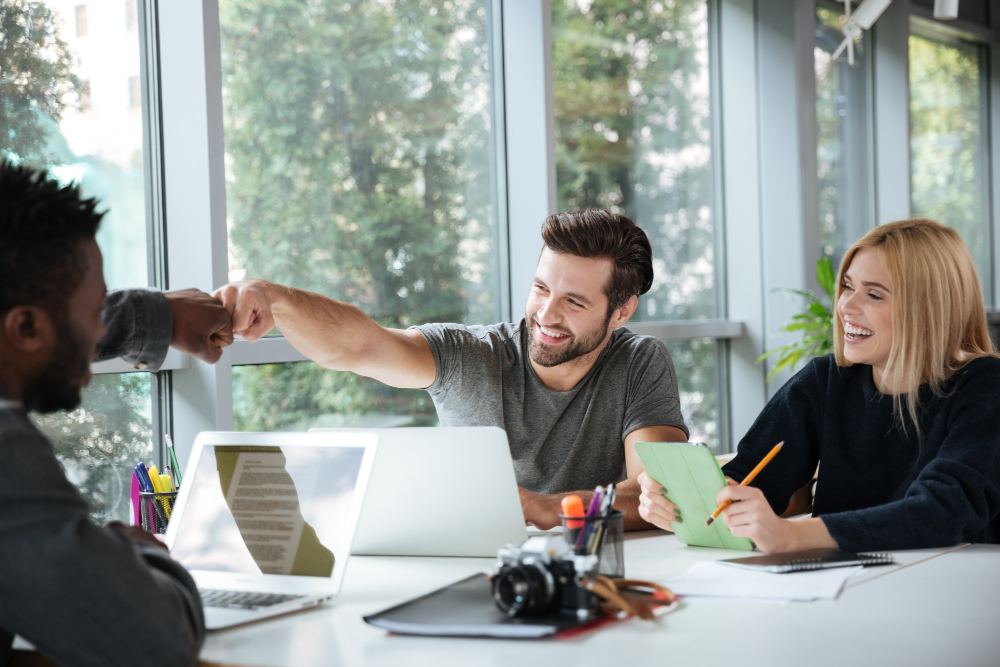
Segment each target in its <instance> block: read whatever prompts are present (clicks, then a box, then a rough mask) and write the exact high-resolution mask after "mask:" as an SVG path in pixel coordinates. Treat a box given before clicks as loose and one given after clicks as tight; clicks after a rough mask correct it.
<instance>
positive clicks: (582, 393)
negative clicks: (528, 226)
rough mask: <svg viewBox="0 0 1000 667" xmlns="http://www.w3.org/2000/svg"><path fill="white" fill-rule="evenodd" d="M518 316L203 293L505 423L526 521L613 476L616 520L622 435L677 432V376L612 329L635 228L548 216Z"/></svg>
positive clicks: (240, 325)
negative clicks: (392, 317)
mask: <svg viewBox="0 0 1000 667" xmlns="http://www.w3.org/2000/svg"><path fill="white" fill-rule="evenodd" d="M542 238H543V240H544V242H545V247H544V249H543V250H542V254H541V257H539V260H538V267H537V269H536V272H535V278H534V285H533V287H532V290H531V293H530V294H529V296H528V303H527V306H526V308H525V317H524V319H522V320H521V321H520V323H518V324H496V325H490V326H471V327H466V326H462V325H458V324H425V325H422V326H418V327H413V328H410V329H407V330H398V329H388V328H385V327H381V326H379V325H377V324H376V323H375V322H373V321H372V320H371V319H370V318H369V317H368V316H366V315H365V314H364V313H363V312H361V311H360V310H359V309H358V308H356V307H354V306H351V305H348V304H345V303H341V302H338V301H334V300H332V299H328V298H326V297H323V296H320V295H318V294H312V293H310V292H305V291H302V290H297V289H294V288H289V287H283V286H281V285H275V284H273V283H268V282H265V281H262V280H245V281H240V282H238V283H233V284H231V285H227V286H225V287H223V288H221V289H220V290H218V291H217V292H216V296H218V297H219V298H221V299H222V301H223V303H224V304H226V306H227V308H229V309H230V312H232V313H233V326H234V329H235V331H236V333H237V334H238V335H241V336H242V337H243V338H245V339H247V340H257V339H258V338H260V337H261V336H263V335H264V334H266V333H267V332H268V331H270V330H271V328H272V327H273V326H275V325H277V326H278V327H280V329H281V331H282V332H283V333H284V334H285V336H286V337H287V338H288V340H289V342H291V343H292V345H293V346H295V348H296V349H297V350H299V351H300V352H302V353H303V354H305V355H306V356H307V357H309V358H310V359H312V360H314V361H316V362H318V363H320V364H322V365H323V366H326V367H327V368H333V369H337V370H349V371H352V372H355V373H358V374H360V375H365V376H368V377H372V378H375V379H376V380H379V381H381V382H384V383H386V384H389V385H391V386H394V387H409V388H418V389H426V390H427V391H428V392H429V393H430V395H431V397H432V398H433V400H434V404H435V406H436V407H437V410H438V416H439V417H440V419H441V423H442V424H443V425H445V426H484V425H489V426H499V427H501V428H503V429H504V430H505V431H506V432H507V438H508V441H509V442H510V451H511V456H512V457H513V460H514V470H515V473H516V475H517V480H518V485H519V486H520V490H521V505H522V508H523V510H524V517H525V520H526V521H527V522H529V523H532V524H534V525H536V526H538V527H540V528H548V527H550V526H554V525H556V524H558V523H559V516H558V514H559V511H560V502H561V500H562V498H563V497H564V496H565V495H566V494H568V493H577V494H578V495H580V496H581V497H583V500H584V502H585V503H586V502H589V500H590V497H591V495H592V493H593V488H594V487H595V486H597V485H605V484H609V483H611V482H620V484H619V485H618V494H617V498H618V500H617V502H616V507H617V508H618V509H622V510H624V511H625V513H626V516H625V525H626V528H628V529H636V528H646V527H649V524H646V523H645V522H644V521H643V520H642V518H641V517H640V516H639V512H638V508H639V491H640V489H639V484H638V482H637V481H636V477H638V475H639V474H640V473H641V472H642V464H641V462H640V461H639V457H638V456H637V455H636V452H635V443H636V442H642V441H685V440H687V428H686V427H685V425H684V420H683V418H682V416H681V413H680V402H679V399H678V392H677V378H676V377H675V376H674V369H673V365H672V364H671V361H670V354H669V353H668V352H667V349H666V347H664V345H663V344H662V343H660V342H659V341H658V340H656V339H654V338H651V337H648V336H637V335H635V334H633V333H631V332H629V331H628V330H627V329H624V328H622V327H623V325H625V324H626V323H627V322H628V320H629V318H630V317H631V316H632V314H633V313H634V312H635V309H636V306H637V304H638V297H639V295H641V294H644V293H645V292H647V291H648V290H649V288H650V286H651V285H652V282H653V262H652V250H651V248H650V245H649V241H648V239H647V238H646V235H645V233H644V232H643V231H642V230H641V229H639V228H638V227H637V226H636V225H635V224H634V223H633V222H632V221H631V220H629V219H628V218H626V217H624V216H620V215H615V214H612V213H608V212H607V211H601V210H597V209H588V210H586V211H579V212H576V213H562V214H558V215H552V216H549V217H548V218H547V219H546V220H545V222H544V224H543V225H542Z"/></svg>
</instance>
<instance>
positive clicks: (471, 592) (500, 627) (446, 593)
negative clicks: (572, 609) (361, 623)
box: [364, 573, 605, 639]
mask: <svg viewBox="0 0 1000 667" xmlns="http://www.w3.org/2000/svg"><path fill="white" fill-rule="evenodd" d="M364 619H365V622H366V623H369V624H371V625H374V626H376V627H379V628H383V629H385V630H389V631H391V632H397V633H399V634H405V635H427V636H434V637H506V638H520V639H534V638H539V637H550V636H553V635H556V634H558V633H560V632H563V631H564V630H570V629H574V628H581V627H583V626H585V625H590V624H596V623H601V622H602V621H604V620H605V617H598V618H596V619H595V618H593V617H589V618H579V617H577V616H576V615H571V614H560V613H559V612H553V613H549V614H544V615H540V616H524V617H515V618H511V617H509V616H507V615H506V614H504V613H503V612H502V611H500V610H499V609H497V606H496V604H495V603H494V602H493V588H492V585H491V584H490V580H489V577H487V576H486V575H485V574H482V573H480V574H474V575H472V576H471V577H468V578H466V579H462V580H461V581H456V582H455V583H453V584H450V585H448V586H445V587H444V588H440V589H438V590H436V591H434V592H432V593H428V594H427V595H424V596H422V597H419V598H416V599H414V600H410V601H409V602H404V603H403V604H400V605H397V606H395V607H391V608H389V609H386V610H384V611H380V612H379V613H377V614H372V615H370V616H365V617H364Z"/></svg>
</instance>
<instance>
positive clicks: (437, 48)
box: [219, 0, 496, 381]
mask: <svg viewBox="0 0 1000 667" xmlns="http://www.w3.org/2000/svg"><path fill="white" fill-rule="evenodd" d="M486 5H487V3H486V0H452V1H450V2H443V3H430V2H397V1H386V0H358V1H355V2H343V3H342V2H336V3H333V2H323V3H320V2H282V3H274V2H271V1H270V0H239V1H237V0H221V1H220V2H219V13H220V21H221V31H222V71H223V99H224V106H223V109H224V121H225V142H226V169H227V172H226V177H227V186H226V200H227V210H228V213H229V250H230V262H229V269H230V273H229V275H230V278H231V279H240V278H243V277H244V276H245V277H251V278H266V279H268V280H272V281H276V282H279V283H283V284H288V285H293V286H296V287H301V288H305V289H309V290H312V291H315V292H319V293H322V294H325V295H328V296H331V297H333V298H336V299H340V300H343V301H347V302H350V303H353V304H355V305H357V306H359V307H360V308H361V309H362V310H364V311H365V312H366V313H368V314H369V315H370V316H372V317H373V318H375V320H376V321H378V322H379V323H380V324H383V325H391V326H407V325H410V324H415V323H422V322H427V321H450V322H464V323H470V324H472V323H487V322H493V321H495V319H496V314H495V305H496V304H495V303H494V295H493V290H494V275H495V269H496V265H495V259H494V256H493V248H494V243H493V227H494V224H493V207H492V204H491V177H490V165H491V153H492V151H491V141H490V127H491V117H490V109H491V94H492V90H491V85H490V81H491V78H490V77H491V73H490V67H489V58H490V43H489V34H490V32H489V25H488V20H487V19H488V16H489V12H487V11H486ZM281 377H288V376H284V375H282V376H281ZM273 380H274V381H277V376H275V378H273Z"/></svg>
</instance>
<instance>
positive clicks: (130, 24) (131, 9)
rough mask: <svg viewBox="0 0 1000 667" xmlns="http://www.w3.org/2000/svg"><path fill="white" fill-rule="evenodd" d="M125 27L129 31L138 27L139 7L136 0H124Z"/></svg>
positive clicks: (134, 30) (133, 30)
mask: <svg viewBox="0 0 1000 667" xmlns="http://www.w3.org/2000/svg"><path fill="white" fill-rule="evenodd" d="M125 29H126V30H128V31H129V32H136V31H137V30H138V29H139V7H138V5H137V4H136V0H125Z"/></svg>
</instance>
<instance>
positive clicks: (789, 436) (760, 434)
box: [722, 357, 833, 515]
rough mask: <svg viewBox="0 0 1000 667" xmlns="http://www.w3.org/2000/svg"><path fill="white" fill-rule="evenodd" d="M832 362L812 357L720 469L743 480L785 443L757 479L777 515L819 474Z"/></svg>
mask: <svg viewBox="0 0 1000 667" xmlns="http://www.w3.org/2000/svg"><path fill="white" fill-rule="evenodd" d="M832 363H833V361H832V358H827V357H823V358H820V359H814V360H812V361H810V362H809V363H808V364H806V366H805V368H803V369H802V370H800V371H799V372H798V373H796V374H795V375H794V376H792V378H791V379H790V380H789V381H788V382H786V383H785V384H784V386H782V387H781V389H779V390H778V391H777V393H775V395H774V396H773V397H771V400H770V401H768V402H767V405H765V406H764V409H763V410H762V411H761V413H760V415H758V416H757V419H756V420H755V421H754V423H753V425H752V426H751V427H750V430H749V431H747V434H746V435H745V436H743V439H742V440H740V444H739V446H738V447H737V454H736V458H734V459H733V460H732V461H730V462H729V463H727V464H726V465H725V466H723V467H722V471H723V472H724V473H725V474H726V475H728V476H729V477H732V478H733V479H735V480H736V481H738V482H740V481H743V478H744V477H746V476H747V475H748V474H749V473H750V471H751V470H753V469H754V468H755V467H756V466H757V464H758V463H760V462H761V460H763V458H764V457H765V456H766V455H767V453H768V452H770V451H771V449H773V448H774V446H775V445H776V444H778V443H779V442H782V441H784V443H785V444H784V446H782V448H781V451H780V452H778V454H777V456H775V457H774V459H772V460H771V462H770V463H769V464H768V465H767V467H766V468H764V470H762V471H761V472H760V474H759V475H757V477H756V478H755V479H754V481H753V486H756V487H758V488H760V490H761V491H763V492H764V497H766V498H767V501H768V503H770V505H771V509H773V510H774V513H775V514H779V515H780V514H782V513H783V512H784V511H785V510H786V509H788V502H789V500H790V499H791V497H792V494H793V493H795V492H796V491H798V490H799V489H801V488H802V487H803V486H805V485H806V484H807V483H808V482H809V480H810V479H812V477H813V475H814V474H815V473H816V464H817V463H818V462H819V431H818V425H819V423H820V419H821V412H822V397H823V395H824V391H825V386H826V385H825V382H824V379H823V376H824V373H826V372H828V370H829V367H830V366H831V365H832Z"/></svg>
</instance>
